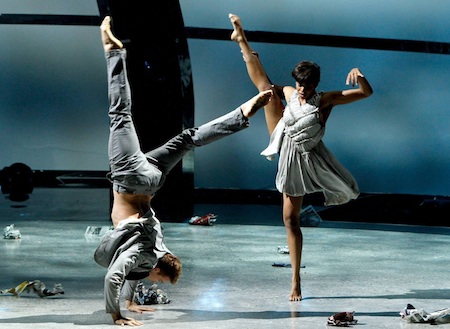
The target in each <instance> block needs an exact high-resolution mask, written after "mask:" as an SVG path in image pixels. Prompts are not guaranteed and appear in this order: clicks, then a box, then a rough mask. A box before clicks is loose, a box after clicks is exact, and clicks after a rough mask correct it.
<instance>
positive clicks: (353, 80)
mask: <svg viewBox="0 0 450 329" xmlns="http://www.w3.org/2000/svg"><path fill="white" fill-rule="evenodd" d="M359 77H361V78H364V74H362V73H361V71H360V70H359V69H358V68H354V69H351V71H350V72H349V74H348V75H347V80H346V82H345V83H346V84H347V85H350V84H351V85H352V86H353V87H354V86H355V85H357V84H358V78H359Z"/></svg>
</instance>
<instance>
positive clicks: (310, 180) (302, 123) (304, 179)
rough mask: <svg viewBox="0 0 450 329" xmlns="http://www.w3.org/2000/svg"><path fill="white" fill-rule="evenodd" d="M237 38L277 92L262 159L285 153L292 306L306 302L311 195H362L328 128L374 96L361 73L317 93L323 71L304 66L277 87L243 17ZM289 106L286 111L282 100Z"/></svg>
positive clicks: (281, 168) (260, 83) (280, 185)
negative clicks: (305, 211) (304, 211)
mask: <svg viewBox="0 0 450 329" xmlns="http://www.w3.org/2000/svg"><path fill="white" fill-rule="evenodd" d="M229 18H230V21H231V23H232V25H233V29H234V31H233V33H232V35H231V39H232V40H233V41H235V42H237V43H238V45H239V47H240V49H241V52H242V54H243V57H244V61H245V64H246V67H247V72H248V75H249V77H250V79H251V80H252V82H253V84H254V85H255V86H256V88H258V90H259V91H263V90H267V89H273V91H274V95H273V97H272V100H271V101H270V102H269V103H268V104H267V105H266V106H265V108H264V109H265V114H266V122H267V127H268V130H269V134H270V135H271V142H270V144H269V147H268V148H267V149H266V150H264V151H263V152H262V153H261V154H262V155H265V156H267V157H268V158H269V159H271V158H272V157H273V156H274V155H275V154H277V153H278V154H279V161H278V172H277V177H276V186H277V189H278V191H280V192H281V193H283V222H284V225H285V228H286V234H287V242H288V247H289V251H290V259H291V265H292V286H291V292H290V294H289V299H290V300H291V301H299V300H301V299H302V293H301V285H300V282H301V279H300V264H301V257H302V246H303V236H302V232H301V230H300V211H301V206H302V202H303V196H304V195H305V194H306V193H313V192H318V191H321V192H323V194H324V195H325V204H326V205H337V204H343V203H346V202H348V201H350V200H351V199H356V198H357V197H358V195H359V190H358V186H357V183H356V181H355V180H354V178H353V177H352V176H351V174H350V173H349V172H348V171H347V170H346V169H345V168H344V167H343V166H342V165H341V164H340V163H339V162H338V161H337V160H336V158H334V156H333V155H332V154H331V153H330V152H329V151H328V149H327V148H326V147H325V145H324V144H323V142H322V137H323V135H324V133H325V123H326V121H327V119H328V117H329V115H330V113H331V110H332V108H333V107H334V106H336V105H340V104H348V103H351V102H354V101H357V100H360V99H363V98H366V97H369V96H370V95H371V94H372V88H371V87H370V84H369V82H368V81H367V80H366V78H365V77H364V75H363V74H362V73H361V71H360V70H359V69H358V68H354V69H352V70H351V71H350V72H349V74H348V75H347V81H346V83H347V84H351V85H352V86H354V85H358V88H352V89H347V90H342V91H332V92H316V87H317V85H318V83H319V80H320V68H319V66H318V65H317V64H315V63H313V62H310V61H302V62H300V63H299V64H297V65H296V66H295V68H294V70H293V71H292V77H293V78H294V79H295V88H294V87H291V86H276V85H273V84H272V83H271V82H270V80H269V78H268V77H267V74H266V72H265V71H264V68H263V66H262V64H261V62H260V60H259V57H258V55H257V54H256V53H255V52H254V51H253V50H252V49H251V47H250V45H249V43H248V41H247V39H246V37H245V34H244V30H243V28H242V23H241V20H240V18H239V17H238V16H236V15H233V14H230V15H229ZM282 98H283V99H285V100H286V102H287V105H286V110H284V105H283V103H282V102H281V99H282Z"/></svg>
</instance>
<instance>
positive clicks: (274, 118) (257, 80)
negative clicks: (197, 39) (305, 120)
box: [228, 14, 284, 134]
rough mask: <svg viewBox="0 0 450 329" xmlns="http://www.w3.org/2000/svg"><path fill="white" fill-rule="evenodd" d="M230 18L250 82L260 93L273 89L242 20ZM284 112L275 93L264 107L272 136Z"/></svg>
mask: <svg viewBox="0 0 450 329" xmlns="http://www.w3.org/2000/svg"><path fill="white" fill-rule="evenodd" d="M228 17H229V18H230V21H231V24H232V25H233V29H234V30H233V33H232V34H231V40H233V41H235V42H236V43H237V44H238V45H239V47H240V48H241V52H242V55H243V57H244V61H245V65H246V67H247V72H248V75H249V77H250V80H252V82H253V84H254V85H255V87H256V88H257V89H258V91H265V90H268V89H272V84H271V82H270V80H269V78H268V77H267V74H266V72H265V71H264V68H263V66H262V64H261V61H260V60H259V57H258V54H257V53H255V52H254V51H253V50H252V48H251V47H250V44H249V43H248V41H247V38H246V37H245V33H244V29H243V28H242V22H241V19H240V18H239V17H238V16H236V15H234V14H229V15H228ZM283 110H284V105H283V103H282V102H281V99H280V97H279V96H278V95H277V94H276V93H275V92H274V95H273V96H272V99H271V101H270V102H269V103H268V104H267V105H266V106H265V107H264V113H265V116H266V123H267V129H268V130H269V134H272V132H273V130H274V129H275V126H276V125H277V123H278V121H279V120H280V119H281V117H282V116H283Z"/></svg>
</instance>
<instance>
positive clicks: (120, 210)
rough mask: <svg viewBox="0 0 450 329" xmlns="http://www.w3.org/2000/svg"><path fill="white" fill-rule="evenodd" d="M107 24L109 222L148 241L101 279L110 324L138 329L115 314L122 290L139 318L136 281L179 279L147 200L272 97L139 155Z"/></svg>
mask: <svg viewBox="0 0 450 329" xmlns="http://www.w3.org/2000/svg"><path fill="white" fill-rule="evenodd" d="M110 21H111V18H110V17H109V16H107V17H105V18H104V20H103V22H102V24H101V26H100V30H101V35H102V42H103V47H104V50H105V57H106V63H107V71H108V86H109V102H110V107H109V117H110V136H109V147H108V153H109V160H110V169H111V172H110V174H108V176H109V178H110V180H111V181H112V183H113V197H114V201H113V207H112V212H111V219H112V222H113V225H114V227H116V228H120V227H122V226H124V225H138V224H139V225H140V224H143V225H145V226H146V228H147V230H148V231H150V232H152V234H150V239H149V238H148V237H147V236H146V237H145V238H142V239H140V238H138V239H137V240H136V241H135V242H134V243H133V244H132V245H131V246H129V247H128V248H127V249H125V250H124V251H122V252H121V253H120V254H119V255H117V256H116V257H115V258H114V259H113V260H112V261H111V263H110V265H109V269H108V273H107V275H106V277H105V299H106V311H107V312H108V313H111V315H112V318H113V320H114V323H115V324H118V325H130V326H139V325H142V322H139V321H136V320H134V319H132V318H126V317H123V316H122V315H121V313H120V306H119V298H120V295H121V291H122V287H123V290H124V291H123V294H124V296H125V299H126V306H127V308H128V310H130V311H134V312H138V313H141V312H142V311H149V310H152V309H149V308H146V307H142V306H140V305H136V304H135V303H133V293H134V289H135V287H136V285H137V282H138V281H137V279H142V278H145V277H147V278H148V279H149V280H151V281H153V282H169V281H170V282H171V283H176V282H177V280H178V278H179V276H180V275H181V262H180V260H179V258H178V257H176V256H174V255H173V254H172V253H171V252H170V251H169V250H168V249H167V247H166V246H165V244H164V242H163V236H162V233H161V227H160V223H159V221H158V219H157V218H156V217H155V214H154V212H153V210H152V209H151V206H150V202H151V200H152V198H153V196H154V195H155V193H156V192H157V191H158V190H159V189H160V188H161V186H162V185H163V183H164V180H165V177H166V176H167V174H168V173H169V172H170V170H171V169H172V168H173V167H174V166H175V165H176V164H177V163H178V162H179V161H180V160H181V158H182V157H183V156H184V155H185V154H186V153H187V152H188V151H189V150H192V149H193V148H195V147H198V146H202V145H206V144H209V143H211V142H213V141H215V140H218V139H220V138H223V137H225V136H228V135H231V134H233V133H235V132H238V131H240V130H242V129H245V128H247V127H248V126H249V122H248V119H249V118H250V117H251V116H253V115H254V114H255V113H256V111H257V110H258V109H260V108H261V107H263V106H265V105H266V104H267V103H268V102H269V100H270V98H271V96H272V94H273V93H272V91H271V90H269V91H264V92H261V93H259V94H258V95H256V96H254V97H253V98H251V99H250V100H248V101H247V102H246V103H244V104H242V105H241V106H240V107H238V108H237V109H235V110H233V111H231V112H229V113H228V114H225V115H224V116H222V117H220V118H217V119H215V120H213V121H210V122H208V123H206V124H204V125H201V126H199V127H198V128H190V129H186V130H184V131H183V132H181V133H180V134H179V135H177V136H175V137H174V138H172V139H171V140H169V141H168V142H166V143H165V144H164V145H162V146H160V147H158V148H156V149H154V150H152V151H150V152H147V153H143V152H142V151H141V149H140V146H139V139H138V136H137V134H136V131H135V128H134V124H133V117H132V114H131V97H130V86H129V83H128V78H127V72H126V61H125V60H126V49H125V48H124V46H123V44H122V42H121V41H120V40H118V39H117V38H116V37H115V36H114V35H113V33H112V32H111V26H110ZM158 110H159V109H158ZM154 124H155V125H160V124H161V123H160V122H155V123H154Z"/></svg>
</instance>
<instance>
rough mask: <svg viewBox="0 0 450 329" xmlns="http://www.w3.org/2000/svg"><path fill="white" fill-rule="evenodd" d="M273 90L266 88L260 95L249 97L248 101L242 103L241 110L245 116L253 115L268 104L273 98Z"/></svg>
mask: <svg viewBox="0 0 450 329" xmlns="http://www.w3.org/2000/svg"><path fill="white" fill-rule="evenodd" d="M272 95H273V91H272V90H266V91H262V92H260V93H259V94H258V95H256V96H254V97H253V98H251V99H249V100H248V101H247V102H245V103H244V104H242V105H241V111H242V113H243V114H244V116H245V117H247V118H250V117H252V116H253V115H254V114H255V113H256V112H257V111H258V110H259V109H260V108H262V107H263V106H265V105H267V103H269V101H270V99H271V98H272Z"/></svg>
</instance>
